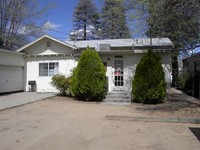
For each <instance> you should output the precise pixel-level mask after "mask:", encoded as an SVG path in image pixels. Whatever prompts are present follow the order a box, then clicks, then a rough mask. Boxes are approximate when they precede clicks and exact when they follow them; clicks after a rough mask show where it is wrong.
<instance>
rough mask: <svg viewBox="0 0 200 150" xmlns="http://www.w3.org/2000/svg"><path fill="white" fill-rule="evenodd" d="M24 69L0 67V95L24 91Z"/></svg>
mask: <svg viewBox="0 0 200 150" xmlns="http://www.w3.org/2000/svg"><path fill="white" fill-rule="evenodd" d="M23 75H24V74H23V67H19V66H2V65H0V93H6V92H14V91H22V90H24V81H23V78H24V77H23Z"/></svg>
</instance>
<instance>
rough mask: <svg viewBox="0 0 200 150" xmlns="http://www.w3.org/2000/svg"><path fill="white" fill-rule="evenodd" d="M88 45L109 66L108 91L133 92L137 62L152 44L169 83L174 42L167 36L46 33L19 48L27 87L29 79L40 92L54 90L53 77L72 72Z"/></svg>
mask: <svg viewBox="0 0 200 150" xmlns="http://www.w3.org/2000/svg"><path fill="white" fill-rule="evenodd" d="M87 46H89V47H90V48H91V49H93V50H96V51H97V52H98V53H99V56H100V58H101V60H102V62H103V63H104V65H105V67H106V76H107V78H108V90H109V91H115V90H123V91H131V81H132V78H133V75H134V71H135V69H136V65H137V64H138V63H139V61H140V59H141V57H142V56H143V55H144V53H146V52H147V49H148V48H149V47H152V48H153V49H154V52H155V53H156V54H157V55H159V56H160V57H161V59H162V64H163V69H164V71H165V79H166V83H168V85H169V83H170V54H171V50H172V49H173V43H172V42H171V41H170V40H169V39H168V38H153V39H152V40H151V41H150V39H148V38H143V39H112V40H92V41H67V42H62V41H59V40H57V39H55V38H52V37H50V36H47V35H44V36H42V37H40V38H38V39H37V40H35V41H33V42H31V43H30V44H28V45H25V46H24V47H22V48H20V49H19V50H18V52H20V54H19V55H23V57H24V61H25V65H24V67H23V70H24V72H25V75H24V89H25V90H28V88H27V87H28V82H29V81H36V84H37V92H53V91H55V89H54V88H53V87H52V86H51V85H50V81H51V78H52V76H53V75H55V74H63V75H65V76H69V75H71V73H72V70H73V68H74V67H76V66H77V63H78V59H79V57H80V55H81V53H82V51H83V50H84V49H85V48H86V47H87Z"/></svg>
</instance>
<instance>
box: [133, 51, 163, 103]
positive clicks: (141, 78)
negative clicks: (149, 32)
mask: <svg viewBox="0 0 200 150" xmlns="http://www.w3.org/2000/svg"><path fill="white" fill-rule="evenodd" d="M165 95H166V83H165V73H164V71H163V68H162V63H161V59H160V57H158V56H156V55H155V54H154V53H153V52H152V51H151V50H148V53H146V54H145V55H144V56H143V57H142V59H141V60H140V63H139V64H138V65H137V67H136V72H135V76H134V80H133V82H132V97H133V101H135V102H140V103H145V104H155V103H160V102H162V101H163V99H164V98H165Z"/></svg>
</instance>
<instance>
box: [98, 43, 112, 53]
mask: <svg viewBox="0 0 200 150" xmlns="http://www.w3.org/2000/svg"><path fill="white" fill-rule="evenodd" d="M109 50H110V44H98V45H97V51H109Z"/></svg>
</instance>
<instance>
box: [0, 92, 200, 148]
mask: <svg viewBox="0 0 200 150" xmlns="http://www.w3.org/2000/svg"><path fill="white" fill-rule="evenodd" d="M106 115H122V116H123V115H124V116H147V115H149V114H148V113H146V112H145V113H144V112H142V111H138V110H136V109H133V107H124V106H105V105H101V104H100V103H95V102H82V101H75V100H73V99H71V98H66V97H58V96H57V97H52V98H49V99H46V100H43V101H39V102H35V103H32V104H27V105H24V106H21V107H17V108H12V109H7V110H4V111H0V149H1V150H55V149H57V150H172V149H174V150H188V149H191V150H199V147H200V142H199V141H198V139H197V138H196V137H195V136H194V134H193V133H192V132H191V131H190V128H195V129H200V125H198V124H178V123H177V124H174V123H155V122H154V123H151V122H133V121H117V120H107V119H106V118H105V116H106Z"/></svg>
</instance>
